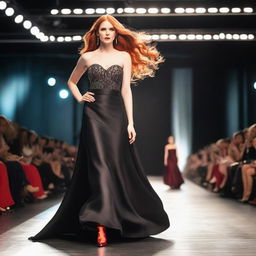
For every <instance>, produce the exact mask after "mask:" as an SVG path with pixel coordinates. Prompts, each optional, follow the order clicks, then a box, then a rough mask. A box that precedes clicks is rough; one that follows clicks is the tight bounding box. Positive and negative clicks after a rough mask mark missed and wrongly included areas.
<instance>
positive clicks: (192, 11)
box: [185, 8, 195, 13]
mask: <svg viewBox="0 0 256 256" xmlns="http://www.w3.org/2000/svg"><path fill="white" fill-rule="evenodd" d="M185 11H186V13H194V12H195V9H194V8H186V10H185Z"/></svg>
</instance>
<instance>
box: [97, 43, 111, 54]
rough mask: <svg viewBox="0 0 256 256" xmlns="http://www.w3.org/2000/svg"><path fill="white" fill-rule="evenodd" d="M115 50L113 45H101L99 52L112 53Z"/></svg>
mask: <svg viewBox="0 0 256 256" xmlns="http://www.w3.org/2000/svg"><path fill="white" fill-rule="evenodd" d="M113 50H114V47H113V44H100V46H99V51H100V52H106V53H108V52H112V51H113Z"/></svg>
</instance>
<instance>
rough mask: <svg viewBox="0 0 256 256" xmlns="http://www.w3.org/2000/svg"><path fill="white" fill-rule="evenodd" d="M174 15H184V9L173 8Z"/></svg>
mask: <svg viewBox="0 0 256 256" xmlns="http://www.w3.org/2000/svg"><path fill="white" fill-rule="evenodd" d="M174 11H175V12H176V13H178V14H181V13H184V12H185V9H184V8H180V7H179V8H175V10H174Z"/></svg>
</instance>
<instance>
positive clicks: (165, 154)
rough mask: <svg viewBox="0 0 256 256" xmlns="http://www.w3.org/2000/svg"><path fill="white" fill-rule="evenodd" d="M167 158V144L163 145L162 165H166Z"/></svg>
mask: <svg viewBox="0 0 256 256" xmlns="http://www.w3.org/2000/svg"><path fill="white" fill-rule="evenodd" d="M167 159H168V148H167V146H165V147H164V165H165V166H166V165H167Z"/></svg>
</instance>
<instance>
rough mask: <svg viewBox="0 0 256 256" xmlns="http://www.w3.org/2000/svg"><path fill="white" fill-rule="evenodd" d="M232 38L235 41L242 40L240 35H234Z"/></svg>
mask: <svg viewBox="0 0 256 256" xmlns="http://www.w3.org/2000/svg"><path fill="white" fill-rule="evenodd" d="M232 37H233V39H234V40H238V39H240V37H239V35H238V34H234V35H233V36H232Z"/></svg>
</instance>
